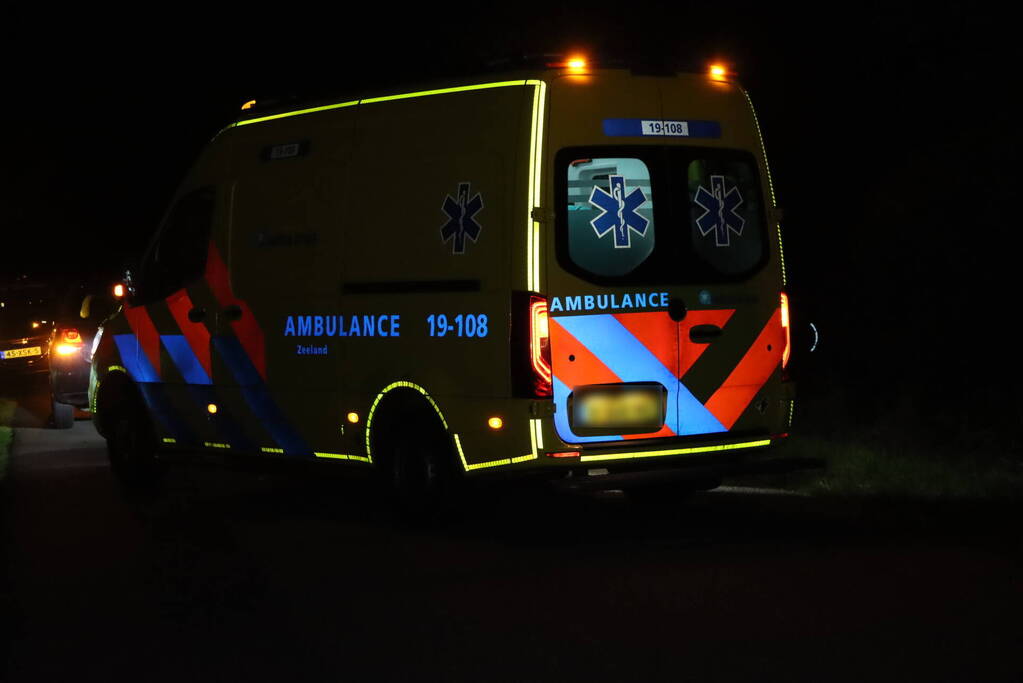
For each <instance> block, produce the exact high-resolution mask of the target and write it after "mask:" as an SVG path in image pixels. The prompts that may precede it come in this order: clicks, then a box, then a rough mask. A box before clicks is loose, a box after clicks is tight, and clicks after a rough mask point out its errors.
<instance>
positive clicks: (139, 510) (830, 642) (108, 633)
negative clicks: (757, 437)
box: [0, 422, 1023, 683]
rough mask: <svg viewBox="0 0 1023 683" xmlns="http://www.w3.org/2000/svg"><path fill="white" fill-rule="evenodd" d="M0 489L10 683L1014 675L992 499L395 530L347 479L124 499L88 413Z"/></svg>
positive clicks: (193, 487)
mask: <svg viewBox="0 0 1023 683" xmlns="http://www.w3.org/2000/svg"><path fill="white" fill-rule="evenodd" d="M3 497H4V499H3V500H2V501H0V503H2V505H3V508H2V514H3V527H2V533H3V537H2V541H3V547H4V549H5V551H6V558H5V562H4V564H3V567H2V569H3V571H4V572H5V574H4V573H0V581H2V583H0V626H3V627H5V628H3V629H0V633H3V632H5V631H6V633H7V634H8V635H6V636H2V635H0V647H3V646H7V648H8V652H7V662H6V663H7V672H6V676H7V677H6V679H5V680H7V681H72V680H73V681H93V680H97V681H98V680H103V681H122V680H123V681H133V682H137V681H150V680H152V681H175V682H177V683H180V682H181V681H221V680H222V681H235V680H238V681H242V680H244V681H262V680H273V681H288V682H289V683H290V682H292V681H305V680H309V681H328V680H329V681H341V680H355V681H361V680H372V681H392V680H398V681H559V682H564V681H577V680H601V681H603V680H614V681H659V680H664V681H687V680H693V681H726V680H758V681H760V680H779V681H784V680H806V681H827V680H849V681H865V680H871V681H876V680H893V681H894V680H898V681H943V680H948V681H966V680H969V681H1020V680H1023V678H1021V672H1023V648H1021V647H1020V646H1021V644H1023V638H1021V636H1023V626H1021V617H1020V615H1021V613H1023V612H1021V608H1023V581H1021V574H1020V568H1021V562H1020V560H1021V557H1023V553H1021V544H1020V534H1019V527H1018V524H1019V516H1018V515H1015V516H1014V513H1016V512H1018V511H1016V510H1011V509H993V508H990V507H988V506H981V505H977V506H956V507H940V508H939V507H933V506H928V507H923V506H919V505H910V504H891V505H881V504H861V503H850V502H829V501H819V500H815V499H807V498H796V497H788V496H784V495H757V494H753V493H750V492H748V491H745V490H742V489H738V490H736V489H732V490H726V491H724V492H720V491H719V492H711V493H707V494H702V495H700V496H698V497H697V498H695V499H693V500H690V501H687V502H681V503H672V504H657V505H652V504H651V505H635V504H632V503H630V502H629V501H627V500H626V499H624V498H623V497H621V496H615V495H602V496H592V497H586V498H580V497H574V496H566V495H555V494H549V493H546V492H543V491H536V490H530V491H519V492H496V491H495V492H488V493H486V494H485V495H482V496H480V497H479V498H477V499H476V501H475V503H474V504H473V505H472V510H471V511H470V510H467V511H466V513H465V515H464V517H463V518H461V519H459V520H455V521H452V522H451V523H449V524H448V525H447V526H445V527H443V528H441V529H434V530H408V529H402V528H400V527H396V526H395V525H394V524H393V523H392V522H391V521H390V520H389V519H388V517H387V515H386V514H385V513H384V512H383V511H382V509H381V506H380V505H379V503H377V502H376V501H375V499H374V497H373V496H372V494H371V490H370V489H369V488H368V487H367V486H366V485H365V484H362V483H358V482H346V481H337V480H328V481H316V482H313V481H309V480H308V479H306V478H296V477H292V476H281V475H273V476H269V475H265V474H259V473H254V472H251V471H248V472H232V471H227V470H224V469H222V468H211V467H201V466H194V465H192V466H186V467H180V468H177V469H175V470H173V471H172V472H171V474H170V476H169V477H168V480H167V486H166V490H165V491H164V492H163V493H162V494H161V495H159V496H157V497H156V498H155V499H152V500H147V501H132V500H129V499H128V498H127V497H126V496H125V495H124V494H123V492H122V491H121V490H120V489H119V487H118V486H117V484H116V482H115V481H114V480H113V479H112V477H111V474H110V472H109V470H108V468H107V464H106V459H105V453H104V450H103V446H102V443H101V441H100V440H99V438H98V437H97V436H96V435H95V433H94V431H93V429H92V425H91V424H90V423H88V422H79V423H78V424H76V426H75V428H74V429H73V430H71V431H70V432H60V431H54V430H41V429H21V430H18V431H17V433H16V437H15V452H14V456H13V458H12V461H11V472H10V477H9V479H8V481H7V482H6V490H5V491H4V492H3ZM3 673H4V671H3V669H2V668H0V678H2V677H3V676H2V674H3Z"/></svg>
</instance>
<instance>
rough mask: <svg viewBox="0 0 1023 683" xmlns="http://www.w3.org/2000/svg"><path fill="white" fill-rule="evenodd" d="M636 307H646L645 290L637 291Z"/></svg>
mask: <svg viewBox="0 0 1023 683" xmlns="http://www.w3.org/2000/svg"><path fill="white" fill-rule="evenodd" d="M635 297H636V308H646V294H644V293H643V292H636V294H635Z"/></svg>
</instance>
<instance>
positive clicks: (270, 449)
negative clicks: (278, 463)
mask: <svg viewBox="0 0 1023 683" xmlns="http://www.w3.org/2000/svg"><path fill="white" fill-rule="evenodd" d="M259 450H261V451H263V452H264V453H274V454H277V455H283V454H284V449H283V448H274V447H272V446H262V447H261V448H260V449H259Z"/></svg>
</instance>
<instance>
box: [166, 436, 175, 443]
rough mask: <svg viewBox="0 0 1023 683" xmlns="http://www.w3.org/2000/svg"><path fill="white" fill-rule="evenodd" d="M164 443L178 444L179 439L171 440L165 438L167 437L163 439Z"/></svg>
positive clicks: (167, 437)
mask: <svg viewBox="0 0 1023 683" xmlns="http://www.w3.org/2000/svg"><path fill="white" fill-rule="evenodd" d="M163 442H164V443H177V442H178V440H177V439H173V438H171V437H169V436H165V437H163Z"/></svg>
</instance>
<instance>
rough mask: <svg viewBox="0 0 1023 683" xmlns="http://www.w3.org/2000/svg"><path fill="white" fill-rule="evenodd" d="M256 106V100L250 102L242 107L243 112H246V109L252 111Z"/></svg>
mask: <svg viewBox="0 0 1023 683" xmlns="http://www.w3.org/2000/svg"><path fill="white" fill-rule="evenodd" d="M255 106H256V100H249V101H248V102H246V103H245V104H243V105H242V111H245V110H246V109H252V108H253V107H255Z"/></svg>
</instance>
